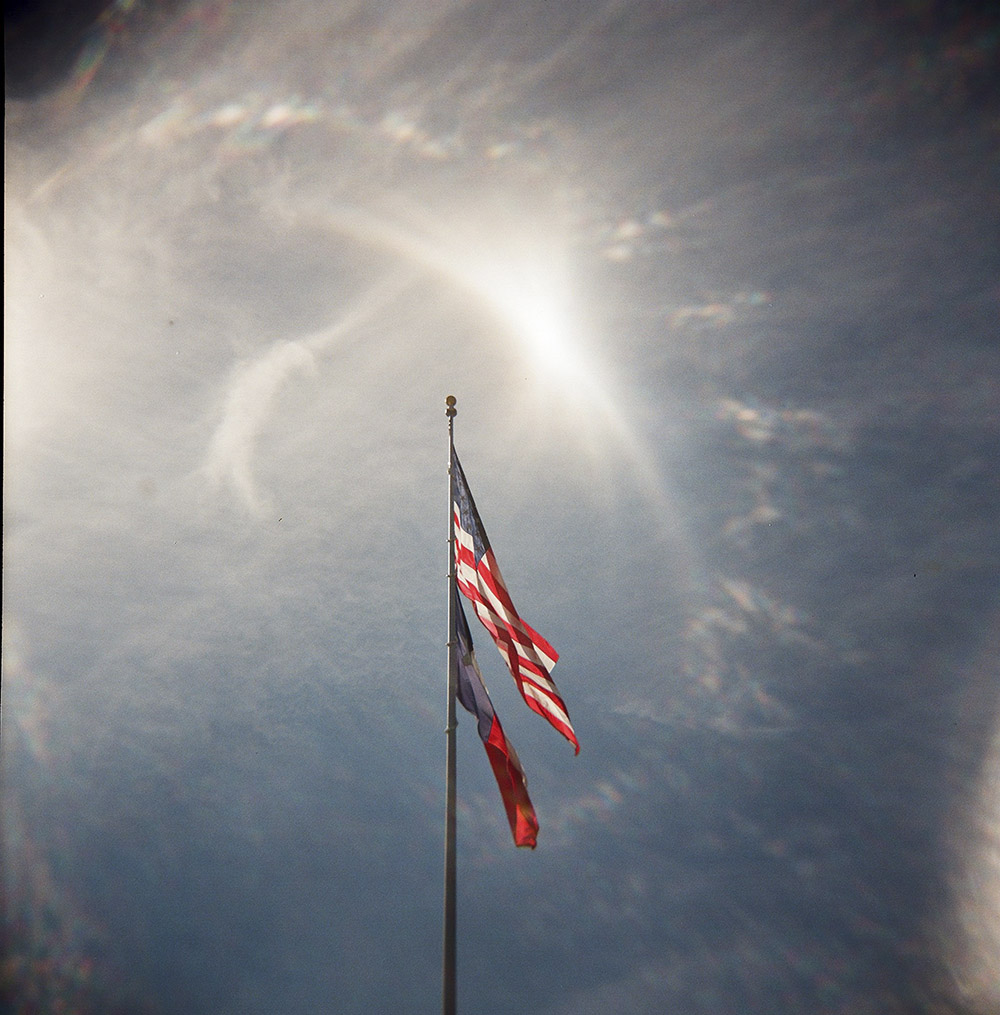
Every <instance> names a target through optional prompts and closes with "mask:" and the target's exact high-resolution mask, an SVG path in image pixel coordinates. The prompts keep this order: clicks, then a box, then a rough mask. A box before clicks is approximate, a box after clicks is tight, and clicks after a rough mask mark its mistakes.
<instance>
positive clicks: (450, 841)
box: [441, 395, 458, 1015]
mask: <svg viewBox="0 0 1000 1015" xmlns="http://www.w3.org/2000/svg"><path fill="white" fill-rule="evenodd" d="M445 403H446V404H447V406H448V408H447V409H446V410H445V415H447V417H448V477H449V482H448V724H447V726H446V727H445V735H446V737H447V761H446V771H447V776H446V783H445V787H446V788H445V819H444V959H443V969H442V979H441V1005H442V1012H443V1015H455V886H456V865H455V773H456V766H455V727H456V726H458V719H457V718H456V716H455V697H456V695H457V692H458V657H457V655H456V645H457V642H458V627H457V625H458V621H457V618H456V616H455V509H454V506H453V498H452V480H451V463H452V462H453V461H454V456H455V413H456V412H457V410H456V409H455V396H454V395H449V396H448V397H447V398H446V399H445Z"/></svg>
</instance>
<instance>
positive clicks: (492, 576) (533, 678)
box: [451, 449, 580, 754]
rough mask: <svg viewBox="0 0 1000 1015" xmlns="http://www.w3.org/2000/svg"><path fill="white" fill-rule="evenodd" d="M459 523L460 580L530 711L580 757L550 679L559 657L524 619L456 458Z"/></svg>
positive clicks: (457, 569) (454, 500) (453, 472)
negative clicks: (510, 590) (562, 737)
mask: <svg viewBox="0 0 1000 1015" xmlns="http://www.w3.org/2000/svg"><path fill="white" fill-rule="evenodd" d="M451 490H452V505H453V513H454V517H455V580H456V584H457V585H458V588H459V590H460V591H461V593H462V595H464V596H465V597H466V599H468V600H469V601H470V602H471V603H472V605H473V607H474V609H475V611H476V616H477V617H479V619H480V620H481V621H482V624H483V627H485V628H486V630H487V631H489V632H490V635H491V636H492V638H493V640H494V641H495V642H496V645H497V648H498V649H500V654H501V655H502V656H503V658H504V661H505V662H506V663H507V668H508V669H509V670H510V672H511V676H512V677H513V678H514V682H515V683H516V684H517V687H518V690H519V691H520V692H521V697H523V698H524V700H525V703H526V704H527V706H528V708H530V709H532V710H533V711H535V712H537V713H538V714H539V715H540V716H544V718H546V719H548V721H549V722H550V723H551V724H552V725H553V726H554V727H555V728H556V729H557V730H559V732H560V733H561V734H562V735H563V736H564V737H566V739H567V740H569V741H570V743H572V744H573V746H574V747H575V748H576V752H577V754H579V753H580V744H579V741H578V740H577V739H576V734H575V733H574V732H573V726H572V724H571V723H570V721H569V714H568V712H567V711H566V705H565V703H564V702H563V700H562V698H561V697H560V696H559V692H558V691H557V690H556V685H555V684H554V683H553V682H552V678H551V677H550V676H549V674H550V673H551V672H552V667H553V666H555V664H556V660H557V659H558V658H559V654H558V653H557V652H556V650H555V649H554V648H553V647H552V646H551V645H550V644H549V643H548V642H547V641H546V640H545V639H544V638H543V637H542V636H541V635H540V634H539V633H538V632H537V631H535V630H533V629H532V628H531V627H529V626H528V625H527V624H526V623H525V622H524V621H523V620H522V619H521V617H520V616H519V615H518V612H517V610H516V609H514V604H513V603H512V602H511V598H510V593H509V592H508V591H507V586H506V585H505V584H504V580H503V576H502V575H501V574H500V568H499V567H498V566H497V561H496V557H494V556H493V550H492V549H491V547H490V541H489V539H488V537H487V535H486V530H485V529H484V528H483V523H482V521H481V519H480V517H479V512H478V511H477V510H476V502H475V501H474V500H473V499H472V494H471V492H470V491H469V484H468V482H467V481H466V479H465V473H464V472H463V471H462V466H461V463H460V462H459V460H458V455H456V454H455V452H454V449H453V450H452V457H451Z"/></svg>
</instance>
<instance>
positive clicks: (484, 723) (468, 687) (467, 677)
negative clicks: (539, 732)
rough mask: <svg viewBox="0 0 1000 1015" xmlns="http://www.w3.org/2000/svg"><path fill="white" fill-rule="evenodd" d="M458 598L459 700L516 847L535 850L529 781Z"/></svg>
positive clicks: (535, 834)
mask: <svg viewBox="0 0 1000 1015" xmlns="http://www.w3.org/2000/svg"><path fill="white" fill-rule="evenodd" d="M452 595H453V596H454V597H455V617H456V625H455V627H456V634H457V635H458V700H459V701H460V702H461V703H462V705H463V707H464V708H465V709H466V710H467V711H469V712H471V713H472V714H473V715H474V716H475V717H476V726H477V729H478V730H479V738H480V739H481V740H482V742H483V747H485V748H486V756H487V757H488V758H489V760H490V767H491V768H492V769H493V775H494V776H495V777H496V780H497V786H498V787H499V788H500V797H501V799H502V800H503V806H504V810H505V811H506V812H507V821H508V822H509V823H510V832H511V835H513V836H514V845H516V846H527V847H528V848H529V849H534V848H535V846H536V845H537V843H538V818H537V817H536V816H535V808H534V807H533V806H532V805H531V798H530V797H529V796H528V780H527V779H526V778H525V775H524V769H523V768H521V761H520V759H519V758H518V756H517V751H515V750H514V745H513V744H512V743H511V742H510V741H509V740H508V739H507V737H506V735H505V734H504V731H503V726H501V725H500V717H499V716H498V715H497V714H496V710H495V709H494V708H493V702H492V701H490V695H489V692H488V691H487V690H486V684H485V683H483V675H482V673H480V672H479V664H478V663H477V662H476V654H475V652H474V651H473V649H472V634H471V632H470V631H469V624H468V622H467V621H466V619H465V611H464V610H463V609H462V603H461V601H460V600H459V598H458V592H457V591H455V590H452Z"/></svg>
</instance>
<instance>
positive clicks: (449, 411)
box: [444, 395, 458, 417]
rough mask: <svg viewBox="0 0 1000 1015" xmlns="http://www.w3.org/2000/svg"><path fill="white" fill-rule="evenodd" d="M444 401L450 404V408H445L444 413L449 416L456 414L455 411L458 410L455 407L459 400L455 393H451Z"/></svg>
mask: <svg viewBox="0 0 1000 1015" xmlns="http://www.w3.org/2000/svg"><path fill="white" fill-rule="evenodd" d="M444 401H445V405H447V406H448V408H447V409H445V411H444V414H445V415H446V416H449V417H451V416H454V415H455V413H456V412H457V411H458V410H457V409H456V408H455V402H456V401H457V399H456V398H455V396H454V395H449V396H448V397H447V398H446V399H445V400H444Z"/></svg>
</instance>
